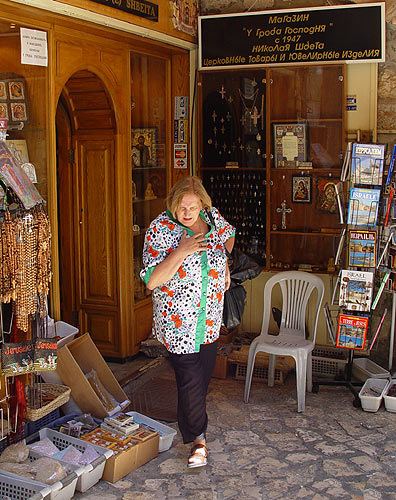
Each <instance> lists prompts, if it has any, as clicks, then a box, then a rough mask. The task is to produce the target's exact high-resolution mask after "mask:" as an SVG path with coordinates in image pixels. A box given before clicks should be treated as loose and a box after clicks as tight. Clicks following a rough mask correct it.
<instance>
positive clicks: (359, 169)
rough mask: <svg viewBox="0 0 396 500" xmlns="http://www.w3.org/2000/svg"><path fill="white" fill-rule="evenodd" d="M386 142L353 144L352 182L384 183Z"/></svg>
mask: <svg viewBox="0 0 396 500" xmlns="http://www.w3.org/2000/svg"><path fill="white" fill-rule="evenodd" d="M384 158H385V144H359V143H354V144H353V145H352V161H351V182H352V183H353V184H370V185H375V186H379V185H381V184H382V174H383V172H384Z"/></svg>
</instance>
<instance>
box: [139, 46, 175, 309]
mask: <svg viewBox="0 0 396 500" xmlns="http://www.w3.org/2000/svg"><path fill="white" fill-rule="evenodd" d="M131 73H132V75H133V77H132V90H131V96H132V103H131V108H132V109H131V125H132V129H131V155H132V200H133V253H134V285H135V303H136V302H140V301H142V300H144V299H145V298H146V297H148V296H149V295H150V291H149V290H148V289H147V288H146V286H145V285H144V283H143V281H142V280H141V279H140V276H139V272H140V270H141V268H142V250H143V243H144V235H145V232H146V229H147V227H148V226H149V224H150V222H151V221H152V220H153V219H154V218H155V217H156V216H157V215H159V214H160V213H161V211H163V210H164V209H165V198H166V195H167V165H166V158H167V154H166V153H167V152H166V143H167V141H166V127H165V118H166V115H167V110H166V108H165V107H166V103H167V99H166V96H167V91H168V79H167V60H165V59H161V58H159V57H154V56H147V55H142V54H131Z"/></svg>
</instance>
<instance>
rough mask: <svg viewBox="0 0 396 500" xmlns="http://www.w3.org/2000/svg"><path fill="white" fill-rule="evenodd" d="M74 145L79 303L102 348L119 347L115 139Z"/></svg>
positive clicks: (82, 318)
mask: <svg viewBox="0 0 396 500" xmlns="http://www.w3.org/2000/svg"><path fill="white" fill-rule="evenodd" d="M73 142H74V143H75V148H74V150H75V155H76V156H75V171H76V182H75V191H76V197H75V200H76V201H77V204H76V212H75V219H76V222H77V224H76V226H77V234H76V238H75V259H76V265H75V269H76V304H77V309H78V311H79V317H80V328H81V330H82V331H83V332H86V331H87V332H89V333H90V334H91V336H92V338H93V340H94V341H95V343H96V345H97V346H98V348H99V349H100V350H101V351H103V352H108V353H109V354H110V353H111V351H113V352H114V351H117V350H118V347H119V335H118V331H119V328H118V315H119V301H118V292H117V279H116V276H117V265H116V264H117V263H116V247H115V242H116V235H115V228H116V210H115V196H116V191H115V166H114V138H113V137H109V136H108V135H107V136H104V137H95V139H91V138H81V137H78V136H77V137H75V138H73Z"/></svg>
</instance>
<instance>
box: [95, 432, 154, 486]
mask: <svg viewBox="0 0 396 500" xmlns="http://www.w3.org/2000/svg"><path fill="white" fill-rule="evenodd" d="M158 444H159V434H158V433H156V434H154V435H153V437H151V438H150V439H148V440H147V441H143V442H140V443H138V444H137V445H136V446H133V447H132V448H130V449H129V450H127V451H123V452H121V453H118V454H117V455H113V456H111V457H110V458H109V459H108V460H107V462H106V465H105V468H104V472H103V476H102V479H104V480H105V481H109V482H110V483H115V482H117V481H119V480H120V479H122V478H123V477H125V476H126V475H127V474H129V473H130V472H133V471H134V470H136V469H138V468H139V467H140V466H141V465H144V464H146V463H147V462H149V461H150V460H151V459H153V458H155V457H157V456H158Z"/></svg>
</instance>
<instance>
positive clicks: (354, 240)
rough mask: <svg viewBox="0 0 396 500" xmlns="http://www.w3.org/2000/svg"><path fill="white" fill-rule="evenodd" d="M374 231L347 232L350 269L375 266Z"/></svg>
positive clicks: (375, 234)
mask: <svg viewBox="0 0 396 500" xmlns="http://www.w3.org/2000/svg"><path fill="white" fill-rule="evenodd" d="M376 244H377V232H376V231H352V230H351V231H349V233H348V250H349V252H348V253H349V266H350V267H375V266H376Z"/></svg>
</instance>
